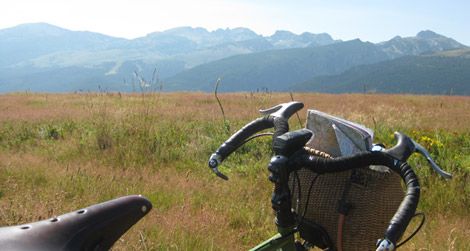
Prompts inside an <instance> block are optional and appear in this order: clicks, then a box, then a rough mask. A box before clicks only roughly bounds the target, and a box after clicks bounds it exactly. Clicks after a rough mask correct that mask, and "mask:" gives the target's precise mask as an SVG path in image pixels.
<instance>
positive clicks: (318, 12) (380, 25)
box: [0, 0, 470, 45]
mask: <svg viewBox="0 0 470 251" xmlns="http://www.w3.org/2000/svg"><path fill="white" fill-rule="evenodd" d="M36 22H46V23H50V24H53V25H57V26H60V27H63V28H66V29H70V30H87V31H93V32H99V33H103V34H106V35H111V36H116V37H125V38H136V37H141V36H145V35H146V34H148V33H151V32H155V31H163V30H167V29H171V28H174V27H179V26H192V27H204V28H206V29H208V30H215V29H218V28H235V27H246V28H250V29H252V30H253V31H255V32H256V33H259V34H263V35H272V34H273V33H274V32H275V31H276V30H290V31H292V32H294V33H297V34H299V33H302V32H312V33H322V32H326V33H329V34H330V35H332V36H333V37H334V38H335V39H343V40H350V39H355V38H360V39H361V40H363V41H371V42H381V41H385V40H389V39H391V38H392V37H394V36H396V35H400V36H403V37H404V36H414V35H416V33H418V32H419V31H421V30H428V29H429V30H433V31H435V32H437V33H439V34H442V35H445V36H448V37H452V38H454V39H456V40H457V41H459V42H461V43H464V44H466V45H470V28H469V27H470V1H468V0H456V1H450V0H448V1H439V0H427V1H423V0H407V1H405V0H349V1H338V0H323V1H319V0H290V1H289V0H283V1H281V0H238V1H236V0H219V1H216V0H192V1H191V0H166V1H160V0H2V1H1V2H0V29H3V28H8V27H13V26H16V25H18V24H23V23H36Z"/></svg>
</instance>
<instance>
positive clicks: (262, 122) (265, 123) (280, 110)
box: [209, 101, 304, 180]
mask: <svg viewBox="0 0 470 251" xmlns="http://www.w3.org/2000/svg"><path fill="white" fill-rule="evenodd" d="M303 107H304V104H302V103H300V102H295V101H292V102H289V103H283V104H279V105H276V106H274V107H271V108H269V109H265V110H260V113H261V114H262V115H265V116H264V117H261V118H258V119H255V120H253V121H251V122H250V123H248V124H246V125H245V126H244V127H243V128H241V129H240V130H239V131H237V132H236V133H234V134H233V135H232V136H231V137H230V138H229V139H228V140H227V141H225V142H224V143H223V144H222V145H221V146H220V147H219V148H218V149H217V150H216V151H215V153H213V154H212V155H211V156H210V158H209V167H210V168H211V170H212V171H213V172H214V173H215V174H216V175H217V176H218V177H220V178H222V179H224V180H228V177H227V176H226V175H224V174H223V173H221V172H220V171H219V169H218V166H219V165H220V164H221V163H222V161H224V159H225V158H227V157H228V156H229V155H230V154H231V153H233V152H234V151H235V150H236V149H237V148H238V147H240V146H241V145H242V144H243V142H244V141H245V140H246V139H247V138H248V137H250V136H252V135H254V134H255V133H257V132H260V131H262V130H265V129H269V128H272V127H274V130H275V132H274V135H273V138H276V137H278V136H280V135H282V134H284V133H286V132H288V131H289V123H288V120H289V118H290V117H291V116H292V115H293V114H294V113H296V112H297V111H299V110H300V109H302V108H303Z"/></svg>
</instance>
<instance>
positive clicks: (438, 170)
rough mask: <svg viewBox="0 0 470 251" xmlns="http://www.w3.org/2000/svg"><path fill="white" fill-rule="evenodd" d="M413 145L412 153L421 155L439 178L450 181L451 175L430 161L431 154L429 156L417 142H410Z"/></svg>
mask: <svg viewBox="0 0 470 251" xmlns="http://www.w3.org/2000/svg"><path fill="white" fill-rule="evenodd" d="M411 141H412V142H413V144H414V152H415V153H419V154H421V155H423V157H424V158H426V160H427V161H428V163H429V165H431V167H432V169H434V171H435V172H436V173H438V174H439V175H440V176H441V177H443V178H444V179H448V180H449V179H452V174H450V173H448V172H446V171H444V170H442V169H441V168H440V167H439V165H437V164H436V162H435V161H434V160H433V159H432V157H431V154H429V152H428V151H427V150H426V148H424V147H423V146H422V145H420V144H418V143H417V142H415V141H414V140H411Z"/></svg>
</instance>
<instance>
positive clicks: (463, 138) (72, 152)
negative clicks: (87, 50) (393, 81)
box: [0, 93, 470, 250]
mask: <svg viewBox="0 0 470 251" xmlns="http://www.w3.org/2000/svg"><path fill="white" fill-rule="evenodd" d="M293 96H294V98H295V99H296V100H299V101H302V102H304V103H305V106H306V107H307V108H313V109H317V110H321V111H324V112H327V113H331V114H333V115H336V116H340V117H343V118H346V119H349V120H352V121H356V122H359V123H362V124H364V125H366V126H367V127H369V128H371V129H373V130H374V131H375V133H376V139H375V141H376V142H383V143H385V144H386V145H389V146H390V145H392V144H393V142H394V141H393V132H394V131H401V132H404V133H406V134H408V135H409V136H411V137H412V138H414V139H415V140H417V141H418V142H419V143H421V144H422V145H424V146H426V147H427V148H428V149H429V150H430V152H431V154H432V155H433V157H434V158H435V159H436V160H437V162H438V163H440V164H441V166H442V167H443V168H444V169H445V170H447V171H450V172H451V173H452V174H453V175H454V178H453V179H452V180H450V181H444V180H443V179H441V178H439V177H437V175H436V174H435V173H433V172H432V171H430V168H428V165H427V163H426V161H425V160H424V158H422V157H418V156H415V157H412V158H411V160H410V163H411V164H412V165H413V166H415V167H416V171H417V173H418V174H419V177H420V182H421V185H422V196H421V198H422V199H421V201H420V205H419V210H420V211H424V212H425V213H426V216H427V217H426V218H427V221H426V224H425V226H424V228H423V229H422V230H421V231H420V232H419V233H418V234H417V236H416V237H415V238H414V239H412V240H411V242H410V243H408V244H406V245H405V246H404V247H403V249H402V250H470V228H469V226H470V97H461V96H412V95H379V94H343V95H329V94H301V93H294V94H293ZM219 98H220V100H221V103H222V105H223V108H224V112H225V116H226V120H225V121H224V120H223V117H222V113H221V111H220V108H219V105H218V103H217V101H216V99H215V98H214V95H213V94H209V93H139V94H121V93H79V94H31V93H16V94H5V95H0V225H2V226H6V225H15V224H21V223H26V222H30V221H37V220H41V219H47V218H50V217H53V216H56V215H60V214H63V213H66V212H69V211H73V210H76V209H79V208H82V207H86V206H88V205H91V204H95V203H99V202H103V201H105V200H109V199H112V198H115V197H119V196H124V195H128V194H142V195H144V196H146V197H147V198H148V199H150V200H151V201H152V203H153V205H154V208H153V210H152V211H151V212H150V214H149V215H147V216H146V217H145V218H144V219H143V220H141V221H140V222H139V223H138V224H137V225H136V226H134V227H133V228H132V229H131V230H130V231H129V232H128V233H127V234H126V235H124V236H123V237H122V238H121V239H120V240H119V241H118V242H117V243H116V245H115V246H114V250H246V249H248V248H250V247H253V246H254V245H255V244H257V243H258V242H260V241H262V240H264V239H266V238H268V237H270V236H271V235H272V234H274V233H275V226H274V224H273V215H272V212H271V211H272V210H271V205H270V194H271V189H272V185H271V183H270V182H269V181H268V179H267V177H268V171H267V168H266V165H267V163H268V160H269V158H270V156H271V151H270V139H269V138H260V139H256V140H254V141H251V142H250V143H249V144H247V145H245V146H244V147H242V148H241V149H240V151H239V152H237V153H235V154H233V156H231V157H230V158H228V159H227V160H226V162H225V163H224V166H223V171H224V172H225V173H226V174H228V176H229V177H230V180H229V181H223V180H221V179H219V178H217V177H215V176H214V175H213V174H212V173H211V171H210V170H209V168H208V167H207V160H208V157H209V156H210V154H211V153H212V152H213V151H214V150H215V149H216V148H217V147H218V146H219V145H220V144H221V143H222V142H223V141H225V139H227V138H228V136H230V135H231V134H232V133H233V132H235V131H236V130H238V129H239V128H240V127H241V126H243V125H244V124H245V123H247V122H248V121H251V120H252V119H254V118H256V117H258V116H259V114H258V112H257V111H258V109H260V108H267V107H270V106H272V105H275V104H277V103H281V102H287V101H290V100H291V97H290V95H289V93H236V94H220V95H219ZM305 115H306V109H305V108H304V109H303V110H302V111H301V112H299V116H300V121H301V122H300V121H299V120H298V119H297V118H296V117H295V116H294V117H293V118H292V119H291V120H290V124H291V128H300V127H302V126H303V125H302V123H303V122H304V121H305Z"/></svg>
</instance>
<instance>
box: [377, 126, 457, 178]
mask: <svg viewBox="0 0 470 251" xmlns="http://www.w3.org/2000/svg"><path fill="white" fill-rule="evenodd" d="M395 139H396V140H397V144H396V145H395V146H394V147H392V148H389V149H385V148H383V147H381V146H379V145H374V146H373V149H372V151H382V152H384V153H386V154H388V155H390V156H391V157H393V158H394V159H397V160H400V161H407V160H408V158H409V157H410V156H411V154H413V153H419V154H421V155H423V156H424V158H426V160H427V161H428V163H429V165H430V166H431V168H432V169H433V170H434V171H435V172H436V173H438V174H439V175H440V176H441V177H443V178H444V179H451V178H452V174H450V173H448V172H446V171H444V170H442V169H441V168H440V167H439V165H437V164H436V162H435V161H434V160H433V159H432V157H431V154H429V152H428V151H427V150H426V149H425V148H424V147H423V146H422V145H420V144H418V143H417V142H416V141H414V140H413V139H411V138H410V137H408V136H406V135H405V134H402V133H399V132H395Z"/></svg>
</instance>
